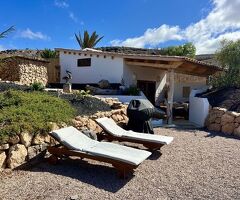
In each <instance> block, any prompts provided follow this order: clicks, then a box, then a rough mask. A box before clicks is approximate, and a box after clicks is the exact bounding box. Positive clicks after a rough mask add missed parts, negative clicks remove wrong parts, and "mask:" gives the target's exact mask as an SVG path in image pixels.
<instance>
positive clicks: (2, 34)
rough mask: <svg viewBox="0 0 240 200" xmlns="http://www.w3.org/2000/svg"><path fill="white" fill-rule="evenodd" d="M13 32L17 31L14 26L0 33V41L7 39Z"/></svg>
mask: <svg viewBox="0 0 240 200" xmlns="http://www.w3.org/2000/svg"><path fill="white" fill-rule="evenodd" d="M13 31H15V28H14V26H11V27H9V28H8V29H7V30H5V31H3V32H1V33H0V39H2V38H5V37H7V35H8V34H9V33H11V32H13Z"/></svg>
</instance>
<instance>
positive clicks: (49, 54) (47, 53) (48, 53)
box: [41, 49, 58, 59]
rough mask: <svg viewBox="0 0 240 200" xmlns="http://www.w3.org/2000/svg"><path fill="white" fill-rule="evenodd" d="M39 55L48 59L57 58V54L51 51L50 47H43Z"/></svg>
mask: <svg viewBox="0 0 240 200" xmlns="http://www.w3.org/2000/svg"><path fill="white" fill-rule="evenodd" d="M41 57H42V58H45V59H49V58H57V57H58V54H57V52H56V51H53V50H51V49H44V50H43V51H42V52H41Z"/></svg>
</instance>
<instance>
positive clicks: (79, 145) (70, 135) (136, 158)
mask: <svg viewBox="0 0 240 200" xmlns="http://www.w3.org/2000/svg"><path fill="white" fill-rule="evenodd" d="M49 134H50V135H51V136H52V137H53V138H55V139H56V140H57V141H58V142H59V143H60V144H62V145H63V146H64V148H59V147H48V151H49V152H50V153H51V154H52V155H53V157H54V159H53V157H52V158H51V160H52V161H53V160H56V159H57V157H62V156H63V155H65V156H79V157H81V158H90V159H94V160H98V161H103V162H107V163H111V164H112V165H113V166H114V167H116V168H117V169H118V170H119V171H120V173H121V175H123V176H125V173H126V172H128V171H131V172H132V171H133V169H135V168H136V167H137V166H138V165H139V164H140V163H141V162H143V161H144V160H145V159H147V158H148V157H149V156H150V155H151V152H148V151H144V150H139V149H134V148H130V147H126V146H122V145H119V144H114V143H110V142H98V141H96V140H92V139H91V138H89V137H87V136H86V135H84V134H83V133H82V132H80V131H79V130H77V129H76V128H74V127H72V126H70V127H67V128H62V129H59V130H55V131H53V132H50V133H49Z"/></svg>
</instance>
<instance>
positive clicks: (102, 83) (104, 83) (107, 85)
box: [98, 80, 110, 89]
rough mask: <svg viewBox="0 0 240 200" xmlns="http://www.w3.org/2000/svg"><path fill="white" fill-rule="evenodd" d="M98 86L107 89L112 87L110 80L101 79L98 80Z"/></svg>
mask: <svg viewBox="0 0 240 200" xmlns="http://www.w3.org/2000/svg"><path fill="white" fill-rule="evenodd" d="M98 86H99V87H100V88H101V89H107V88H110V83H109V81H108V80H101V81H99V82H98Z"/></svg>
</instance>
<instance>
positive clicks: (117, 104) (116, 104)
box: [111, 102, 122, 109]
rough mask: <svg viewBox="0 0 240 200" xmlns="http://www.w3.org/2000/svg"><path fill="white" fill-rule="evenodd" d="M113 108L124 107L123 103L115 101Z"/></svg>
mask: <svg viewBox="0 0 240 200" xmlns="http://www.w3.org/2000/svg"><path fill="white" fill-rule="evenodd" d="M111 108H112V109H120V108H122V103H121V102H114V103H113V104H112V106H111Z"/></svg>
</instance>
